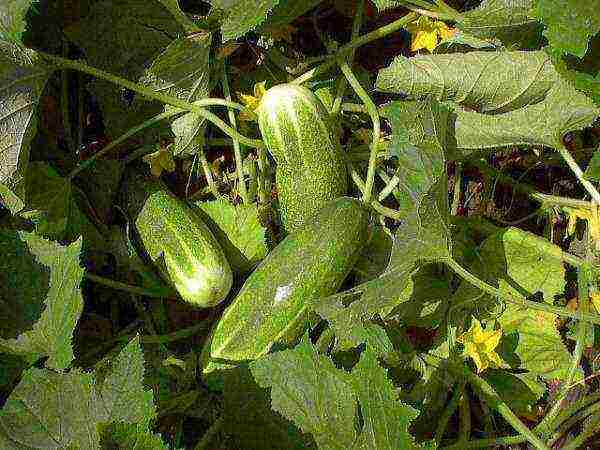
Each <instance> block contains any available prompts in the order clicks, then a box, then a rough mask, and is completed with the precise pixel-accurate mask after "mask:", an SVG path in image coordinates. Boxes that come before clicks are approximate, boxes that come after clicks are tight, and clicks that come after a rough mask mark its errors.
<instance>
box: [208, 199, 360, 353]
mask: <svg viewBox="0 0 600 450" xmlns="http://www.w3.org/2000/svg"><path fill="white" fill-rule="evenodd" d="M368 228H369V212H368V211H367V210H366V209H365V208H363V206H362V204H361V203H360V202H359V201H358V200H355V199H351V198H348V197H340V198H338V199H336V200H333V201H332V202H330V203H328V204H327V205H326V206H325V207H324V208H323V209H321V210H320V211H319V212H318V213H317V214H316V215H315V216H313V218H312V219H311V220H310V221H309V222H308V223H307V224H306V225H305V226H303V227H302V228H300V229H299V230H297V231H295V232H293V233H290V234H289V235H288V236H287V237H286V238H285V239H284V240H283V241H282V242H281V243H280V244H279V245H278V246H277V247H276V248H275V249H274V250H273V251H272V252H271V253H270V254H269V255H268V256H267V257H266V258H265V259H264V260H263V262H262V263H261V264H260V265H259V266H258V267H257V268H256V270H255V271H254V272H253V273H252V274H251V275H250V276H249V277H248V279H247V280H246V282H245V284H244V285H243V286H242V289H241V290H240V292H239V294H238V295H237V297H236V298H235V300H234V301H233V303H232V304H231V305H230V306H229V307H228V308H227V309H226V310H225V313H224V314H223V317H222V318H221V320H220V321H219V323H218V324H217V326H216V328H215V329H214V333H213V336H212V342H211V344H210V346H211V347H210V355H211V357H212V358H217V359H221V360H227V361H243V360H252V359H256V358H258V357H260V356H262V355H264V354H266V353H267V352H268V351H269V349H270V348H271V346H272V345H273V344H275V343H279V342H282V341H284V340H287V339H290V338H291V336H290V334H297V333H298V331H300V332H301V331H302V329H303V324H304V322H305V320H306V319H307V308H306V303H307V301H308V300H310V299H315V298H321V297H325V296H328V295H331V294H333V293H335V292H337V290H338V289H339V288H340V285H341V283H342V281H344V279H345V278H346V276H347V275H348V273H349V271H350V270H351V269H352V266H353V265H354V263H355V262H356V259H357V257H358V256H359V255H360V253H361V251H362V250H363V245H364V243H365V242H366V241H367V232H368Z"/></svg>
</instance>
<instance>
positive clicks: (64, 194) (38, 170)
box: [21, 161, 104, 248]
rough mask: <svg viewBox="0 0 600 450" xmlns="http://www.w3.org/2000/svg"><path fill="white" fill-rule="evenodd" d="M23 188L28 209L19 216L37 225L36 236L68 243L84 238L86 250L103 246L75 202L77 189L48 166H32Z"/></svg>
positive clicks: (96, 231)
mask: <svg viewBox="0 0 600 450" xmlns="http://www.w3.org/2000/svg"><path fill="white" fill-rule="evenodd" d="M90 181H91V180H90ZM26 187H27V189H26V195H25V197H26V206H27V207H26V208H25V209H24V210H23V211H22V212H21V216H23V217H26V218H27V219H29V220H31V221H32V222H33V223H34V224H35V225H36V232H37V233H38V234H40V235H43V236H44V237H47V238H50V239H56V240H65V241H69V242H72V241H74V240H75V239H77V238H79V236H81V235H83V237H84V242H85V244H86V246H87V245H88V244H90V245H93V246H95V247H96V248H98V247H101V246H102V244H103V242H104V240H103V238H102V236H101V235H100V233H99V232H98V230H97V229H96V227H95V226H94V225H93V224H92V223H91V222H90V221H89V219H88V218H87V217H86V216H85V215H84V214H83V213H82V212H81V210H80V209H79V207H78V205H77V202H76V201H75V197H76V195H77V190H76V188H75V187H74V186H73V185H72V184H71V183H70V182H69V180H67V179H66V178H62V177H61V176H59V175H58V174H57V173H56V171H55V170H54V169H53V168H52V167H51V166H49V165H47V164H46V163H43V162H37V161H36V162H33V163H31V164H30V165H29V172H28V174H27V182H26Z"/></svg>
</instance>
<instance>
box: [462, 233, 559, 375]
mask: <svg viewBox="0 0 600 450" xmlns="http://www.w3.org/2000/svg"><path fill="white" fill-rule="evenodd" d="M478 253H479V256H480V263H479V264H477V265H476V266H473V267H471V271H472V272H474V273H475V274H476V275H477V276H479V277H480V278H481V279H483V280H486V281H487V282H488V283H490V284H493V285H496V286H498V288H499V289H500V290H501V291H503V292H505V293H506V294H507V295H511V294H512V295H520V296H526V297H529V296H531V295H533V294H536V293H540V294H541V295H542V297H543V300H544V301H545V302H547V303H550V304H552V302H553V299H554V297H555V296H557V295H559V294H562V293H563V292H564V288H565V284H566V282H565V268H564V263H563V260H562V251H561V249H560V248H559V247H557V246H555V245H553V244H551V243H550V242H548V241H546V240H545V239H543V238H541V237H539V236H536V235H534V234H531V233H528V232H525V231H522V230H520V229H518V228H508V229H506V230H502V231H500V232H498V233H496V234H494V235H492V236H490V237H489V238H487V239H486V240H485V241H484V243H483V244H482V246H481V248H480V249H479V252H478ZM453 302H454V303H455V304H458V303H460V304H462V308H463V310H462V312H460V313H459V311H457V314H458V315H460V316H461V317H468V316H469V314H468V313H467V312H466V311H470V312H471V313H472V314H475V315H477V316H479V317H484V318H485V317H487V318H490V317H497V316H498V310H499V311H500V315H499V319H498V320H499V322H500V324H501V325H502V328H503V332H504V334H505V336H509V335H510V334H511V333H517V334H516V335H515V336H514V338H515V342H516V345H515V348H514V349H513V350H512V351H514V352H515V353H516V356H517V357H518V360H517V361H516V362H515V365H516V366H517V367H520V368H522V369H526V370H528V371H529V372H530V374H531V375H534V376H542V377H544V378H546V379H553V378H558V377H561V376H563V375H566V373H567V372H568V370H569V363H570V354H569V352H568V351H567V349H566V347H565V345H564V343H563V342H562V339H561V337H560V334H559V332H558V330H557V329H556V326H555V321H556V315H555V314H551V313H546V312H543V311H536V310H530V309H527V308H526V307H520V306H518V305H515V304H512V303H508V304H498V299H492V298H490V297H489V296H487V295H482V294H481V292H480V291H479V290H478V289H477V288H475V287H473V286H472V285H470V284H469V283H468V282H466V281H464V282H463V283H462V284H461V286H460V287H459V289H458V291H457V292H456V294H455V297H454V300H453ZM515 368H516V367H515Z"/></svg>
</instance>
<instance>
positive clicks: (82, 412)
mask: <svg viewBox="0 0 600 450" xmlns="http://www.w3.org/2000/svg"><path fill="white" fill-rule="evenodd" d="M143 364H144V360H143V355H142V351H141V348H140V343H139V338H137V337H136V338H134V339H133V340H132V341H131V342H130V343H129V344H128V345H127V346H126V347H125V348H124V349H123V350H122V351H121V353H120V354H119V355H118V356H117V357H116V360H115V362H114V363H113V365H112V367H111V368H110V369H109V371H108V374H102V375H104V379H102V376H100V377H99V376H98V374H97V373H86V372H82V371H80V370H79V369H74V370H72V371H70V372H67V373H59V372H55V371H52V370H48V369H38V368H32V369H29V370H28V371H26V372H25V373H24V374H23V378H22V379H21V382H20V383H19V385H18V386H17V387H16V388H15V390H14V391H13V392H12V393H11V395H10V396H9V398H8V400H7V401H6V404H5V405H4V408H3V409H2V410H0V434H2V433H3V434H5V436H6V437H7V438H8V439H11V440H14V441H16V442H19V443H20V444H22V445H23V446H27V447H33V448H48V449H50V448H81V449H90V450H96V449H99V448H100V434H99V425H101V424H108V423H111V422H129V423H138V425H139V427H140V428H141V427H146V425H147V424H148V423H149V422H150V420H152V419H153V418H154V416H155V410H154V405H153V403H152V392H151V391H148V390H147V389H146V388H145V387H144V386H143V384H142V376H143ZM146 428H147V427H146ZM0 439H1V438H0ZM0 442H1V440H0ZM17 448H18V447H17ZM155 448H156V447H155Z"/></svg>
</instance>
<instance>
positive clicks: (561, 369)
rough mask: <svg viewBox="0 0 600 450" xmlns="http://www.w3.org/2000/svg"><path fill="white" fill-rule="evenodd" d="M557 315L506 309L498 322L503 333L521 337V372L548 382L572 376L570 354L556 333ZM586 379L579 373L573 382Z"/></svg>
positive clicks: (513, 308) (519, 340) (509, 307)
mask: <svg viewBox="0 0 600 450" xmlns="http://www.w3.org/2000/svg"><path fill="white" fill-rule="evenodd" d="M556 319H557V316H556V314H551V313H546V312H543V311H534V310H532V309H527V308H520V307H518V306H516V305H513V304H509V305H506V310H505V311H504V313H503V314H502V316H501V317H500V319H499V322H500V324H501V325H502V328H503V329H504V332H505V333H507V334H509V333H512V332H517V333H518V343H517V347H516V349H515V353H516V355H517V356H518V357H519V360H520V365H519V367H520V368H523V369H526V370H528V371H529V372H530V373H531V374H532V375H535V376H540V377H542V378H544V379H546V380H555V379H564V377H565V376H566V375H567V374H568V373H569V369H570V364H571V354H570V353H569V352H568V350H567V348H566V347H565V344H564V343H563V340H562V338H561V336H560V333H559V332H558V330H557V329H556ZM582 378H583V372H582V370H581V369H580V368H578V369H577V372H576V375H575V379H574V381H575V382H576V381H579V380H581V379H582Z"/></svg>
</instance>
